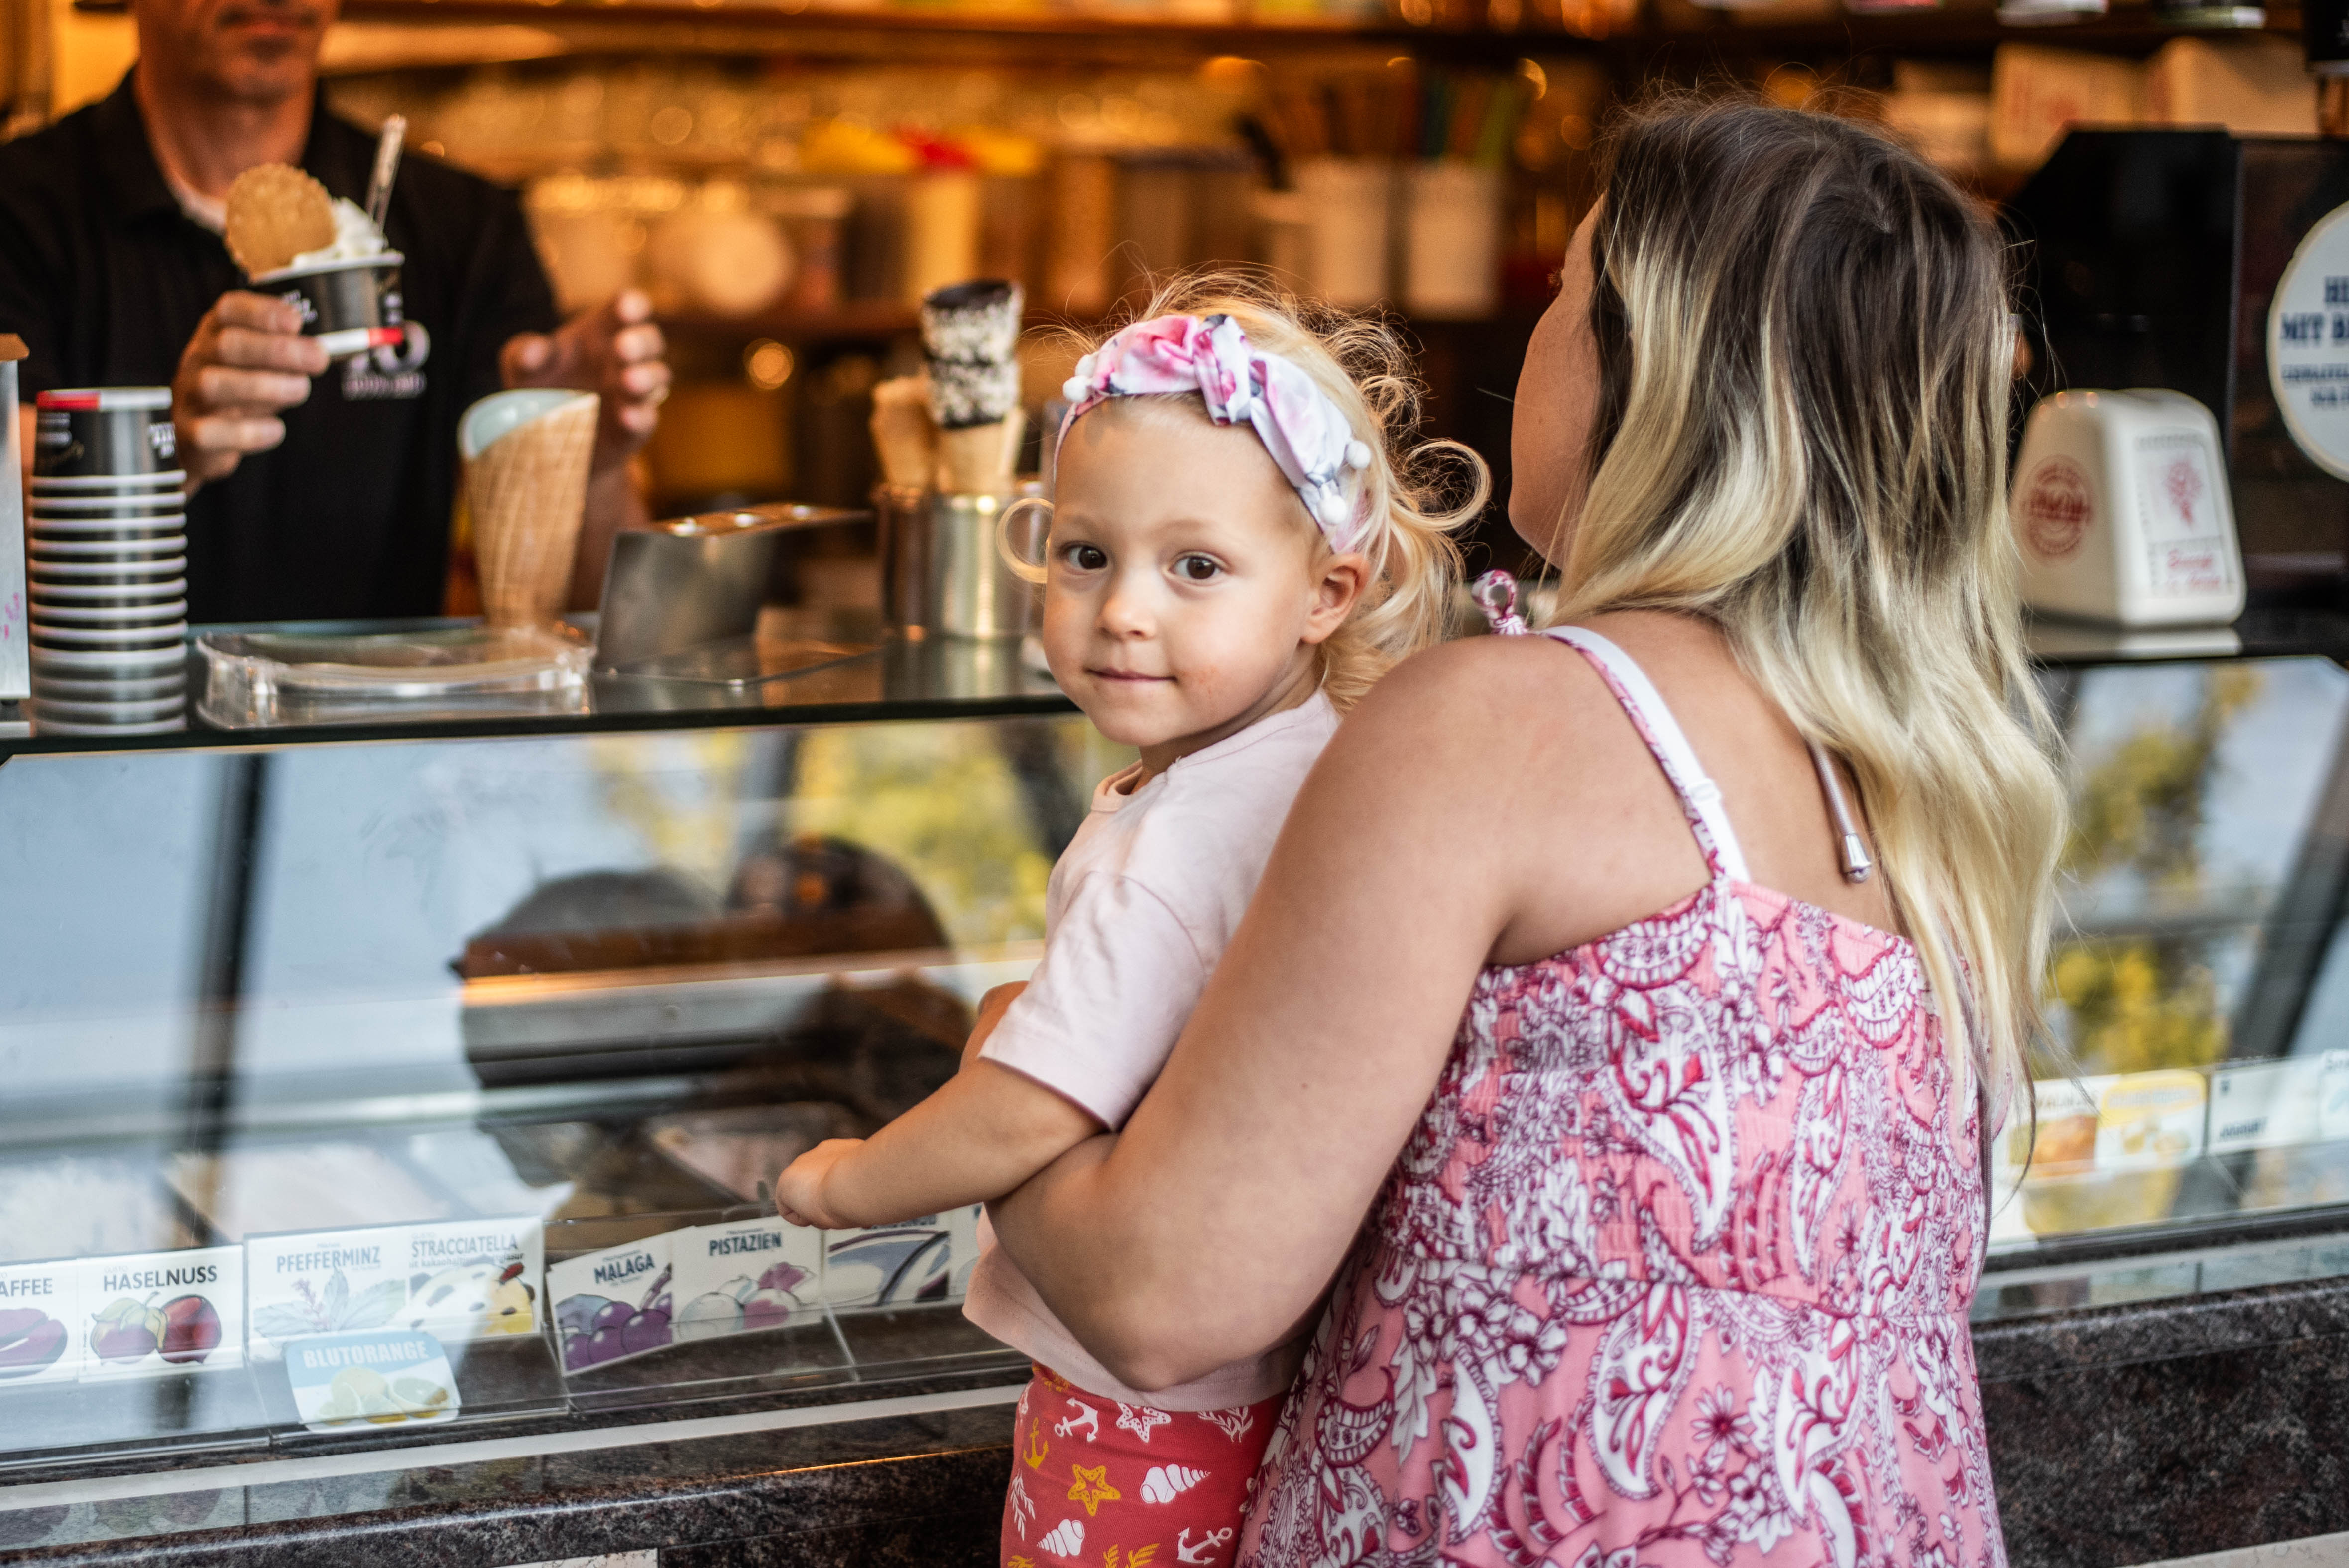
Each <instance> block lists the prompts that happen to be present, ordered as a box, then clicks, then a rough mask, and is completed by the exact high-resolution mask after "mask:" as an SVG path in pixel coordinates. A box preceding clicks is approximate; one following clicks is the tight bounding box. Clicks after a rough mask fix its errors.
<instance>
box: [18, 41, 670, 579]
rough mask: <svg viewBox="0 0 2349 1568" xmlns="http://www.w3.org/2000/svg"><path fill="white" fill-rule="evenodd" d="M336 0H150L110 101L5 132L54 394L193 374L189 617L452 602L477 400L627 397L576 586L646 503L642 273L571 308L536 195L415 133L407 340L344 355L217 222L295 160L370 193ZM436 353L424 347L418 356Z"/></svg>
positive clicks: (392, 226)
mask: <svg viewBox="0 0 2349 1568" xmlns="http://www.w3.org/2000/svg"><path fill="white" fill-rule="evenodd" d="M338 3H339V0H132V5H131V13H132V15H133V16H134V17H135V19H136V21H137V23H138V28H139V64H138V66H137V67H135V68H134V69H133V70H132V71H131V72H130V74H129V76H127V77H124V78H123V81H122V85H121V86H119V88H116V89H115V90H114V92H113V94H112V96H110V97H109V98H107V99H105V101H103V102H101V103H98V104H95V105H92V106H91V107H89V108H85V109H82V110H80V111H78V112H77V113H75V114H72V115H69V116H67V118H66V119H63V120H61V121H59V122H58V123H57V125H55V126H52V127H50V128H49V129H47V130H44V131H42V132H40V133H38V134H36V135H34V136H28V137H25V138H22V139H19V140H16V141H15V142H11V143H9V144H7V145H6V146H5V147H0V332H15V333H18V334H20V335H23V337H24V339H25V341H26V345H27V346H29V347H30V349H31V351H32V356H31V357H30V358H29V359H28V360H26V362H25V364H24V365H23V366H21V367H20V368H21V371H22V381H21V386H22V396H23V397H24V398H25V399H26V405H25V406H24V407H22V408H21V409H20V411H19V417H20V418H22V420H23V421H24V423H25V426H26V429H25V432H24V433H25V436H26V443H25V447H26V450H28V451H29V450H30V449H31V434H32V432H31V423H32V416H33V410H32V407H31V406H30V405H31V399H32V398H33V397H34V396H35V394H36V393H38V392H40V391H42V390H44V389H46V388H50V387H89V386H109V387H119V386H161V385H164V384H167V383H168V384H169V385H170V386H171V392H172V405H171V412H172V418H174V419H175V420H176V421H177V423H178V426H179V437H180V455H181V463H182V466H183V467H185V468H186V469H187V470H188V474H189V477H190V480H191V483H193V484H194V485H195V486H196V487H198V488H197V489H196V491H195V493H194V494H193V495H192V496H191V499H190V500H189V503H188V614H189V619H191V620H192V621H199V622H203V621H265V620H307V619H325V618H344V617H382V616H399V615H430V614H439V613H440V607H441V595H442V589H443V582H444V577H445V573H446V570H447V563H448V550H449V511H450V497H451V495H452V493H453V490H454V488H455V482H456V469H457V454H456V429H457V419H458V416H459V415H460V414H461V413H462V412H463V411H464V409H465V407H467V405H469V404H471V402H473V401H474V400H475V399H476V398H479V397H484V396H486V395H488V394H489V393H492V392H494V391H497V390H498V389H499V388H500V387H525V386H530V387H544V386H559V387H580V388H583V389H585V390H588V391H593V392H595V393H598V394H600V395H601V396H602V397H603V399H604V410H603V425H602V428H601V429H600V430H599V431H598V432H597V439H596V447H595V477H594V479H593V480H592V481H591V483H590V487H589V491H588V501H587V526H586V527H585V529H584V530H582V537H581V541H580V550H579V556H578V562H577V566H576V569H575V570H574V582H573V593H574V600H577V601H582V602H588V603H592V602H593V599H594V596H595V593H597V592H598V590H599V588H600V579H601V576H602V573H603V565H604V560H605V552H606V549H607V546H608V542H609V540H610V538H611V533H612V531H613V529H615V528H616V527H618V526H619V525H620V524H621V523H622V522H623V521H627V520H628V518H629V516H630V515H631V513H633V512H635V511H637V510H638V503H637V502H636V500H635V499H634V496H633V494H632V492H631V491H630V490H629V487H628V482H627V474H626V466H627V459H628V458H629V456H630V454H631V453H633V452H634V451H635V450H636V448H637V447H638V446H640V445H642V444H643V442H644V439H645V438H646V437H647V436H648V435H650V434H651V433H652V428H653V425H654V422H655V420H656V418H657V414H656V412H655V410H656V408H657V407H658V405H659V403H660V401H661V399H662V398H663V397H666V396H667V390H668V380H669V375H668V367H667V365H666V364H664V363H663V362H662V358H661V356H662V353H663V345H662V342H661V335H660V329H659V327H657V326H656V325H654V324H653V323H652V322H651V321H650V320H649V319H647V317H648V315H649V314H650V310H649V306H648V304H647V302H646V300H645V299H644V296H643V295H641V294H636V293H634V292H633V291H631V292H630V293H627V294H621V295H620V296H619V297H618V298H617V299H616V300H614V301H612V302H611V303H610V304H606V305H605V306H604V307H603V308H602V309H599V310H594V311H588V312H585V313H583V314H582V315H578V316H575V317H574V318H573V319H572V320H571V321H569V322H567V323H564V324H563V325H560V326H557V325H556V317H555V310H554V296H553V293H552V291H551V290H550V289H549V288H548V286H547V281H546V273H545V271H544V269H543V267H542V266H541V265H540V263H539V260H538V256H537V253H535V252H534V251H533V249H532V248H531V242H530V234H529V231H528V230H527V228H526V227H525V226H524V224H523V215H522V209H521V205H520V203H519V202H517V201H515V199H514V197H513V195H512V192H510V191H504V190H502V189H500V188H499V187H497V186H493V185H491V184H489V183H488V182H487V181H481V180H479V179H476V178H474V177H473V176H471V175H470V174H464V173H460V171H458V170H454V169H451V168H450V167H449V166H447V165H446V164H443V163H440V162H439V161H437V160H432V159H430V158H427V157H424V156H421V155H419V154H418V153H416V152H413V151H411V152H410V153H409V155H408V156H407V157H406V158H405V159H403V160H401V163H400V167H399V175H398V180H397V181H395V182H394V185H393V189H392V194H391V206H390V211H389V213H388V216H387V218H386V220H385V222H384V231H385V237H386V239H387V240H388V242H389V243H390V245H391V247H392V248H393V249H394V250H398V251H400V252H403V253H406V256H407V261H406V263H404V264H403V266H402V267H401V269H400V286H401V293H402V294H403V296H404V304H405V314H406V316H407V318H408V319H409V321H412V322H419V323H421V324H423V325H424V326H425V328H426V329H427V332H428V333H429V344H420V343H419V340H418V339H417V338H415V337H413V336H411V338H410V340H409V342H408V343H406V344H403V345H400V346H394V347H388V348H380V349H377V350H375V351H374V352H373V353H372V354H370V355H367V356H361V357H359V358H356V359H349V360H346V361H343V362H341V363H340V364H336V365H333V366H329V365H328V363H327V361H326V354H325V351H324V350H322V349H321V348H320V347H319V346H318V345H317V343H316V341H314V340H313V339H310V338H305V337H303V336H301V335H299V334H298V328H299V322H298V320H297V318H296V317H295V312H294V309H293V307H292V306H290V305H287V304H284V303H283V302H281V301H278V300H276V299H274V298H271V297H269V296H266V295H263V294H253V293H249V292H245V291H244V280H243V274H242V273H239V272H238V270H237V267H236V264H235V263H233V261H231V260H230V259H229V255H228V252H227V250H226V248H225V247H224V246H223V245H222V242H221V240H220V229H221V221H222V201H223V199H224V198H225V196H226V195H227V192H228V188H229V185H230V184H231V182H232V181H234V180H235V179H236V177H237V176H238V175H239V174H241V173H243V171H244V170H247V169H250V168H252V167H254V165H256V164H261V163H294V164H298V165H299V166H300V167H302V168H304V169H305V170H308V171H309V172H310V173H311V174H312V175H313V176H315V177H316V179H317V180H318V181H319V182H320V183H321V184H323V185H325V186H326V190H327V191H329V192H330V193H332V194H333V195H336V196H343V197H348V198H350V199H351V200H352V201H357V202H360V203H362V204H364V203H365V201H366V200H367V180H368V175H369V173H370V170H371V168H372V165H373V162H374V156H375V138H374V137H372V136H369V135H368V134H367V133H366V132H364V131H362V130H360V129H357V127H355V126H352V125H349V124H347V123H346V122H344V121H342V120H339V119H335V118H334V117H333V116H332V115H330V114H328V113H327V112H326V104H325V101H324V95H323V94H321V93H320V92H319V90H318V85H317V64H318V46H319V43H320V41H321V39H322V38H323V37H324V36H325V33H326V28H327V26H330V25H331V24H332V23H333V21H334V19H335V15H336V7H337V5H338ZM419 347H420V348H421V351H422V357H421V358H420V359H419Z"/></svg>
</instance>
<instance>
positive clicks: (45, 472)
mask: <svg viewBox="0 0 2349 1568" xmlns="http://www.w3.org/2000/svg"><path fill="white" fill-rule="evenodd" d="M33 405H34V409H35V413H34V420H33V478H34V484H35V488H36V490H42V489H46V488H47V487H44V486H42V485H41V484H40V482H39V481H41V480H46V479H108V478H124V477H129V476H132V475H140V474H165V473H170V472H171V471H173V470H175V469H178V468H179V466H180V460H179V459H180V443H179V438H178V436H177V434H176V432H175V431H174V430H173V428H172V426H171V388H170V387H70V388H65V389H60V390H57V391H49V392H44V393H42V394H40V395H39V396H38V397H36V398H35V399H34V400H33Z"/></svg>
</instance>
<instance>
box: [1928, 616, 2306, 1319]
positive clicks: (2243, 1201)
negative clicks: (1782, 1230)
mask: <svg viewBox="0 0 2349 1568" xmlns="http://www.w3.org/2000/svg"><path fill="white" fill-rule="evenodd" d="M2042 680H2043V685H2044V689H2045V691H2046V693H2047V696H2049V698H2050V701H2051V704H2052V706H2053V707H2054V712H2055V715H2056V717H2057V719H2058V721H2059V723H2060V725H2061V727H2062V728H2063V731H2064V736H2065V738H2066V740H2067V742H2068V743H2069V757H2068V764H2069V768H2070V773H2071V793H2072V801H2073V811H2074V820H2073V832H2072V837H2071V840H2070V842H2069V843H2068V844H2067V846H2066V848H2065V850H2064V860H2063V865H2062V875H2061V880H2060V884H2059V903H2058V909H2057V912H2056V936H2055V945H2054V955H2053V959H2052V962H2051V964H2050V965H2049V973H2048V976H2047V989H2046V995H2047V999H2048V1011H2049V1016H2050V1022H2051V1025H2052V1031H2051V1032H2052V1034H2053V1037H2054V1041H2053V1043H2054V1046H2055V1047H2056V1052H2057V1055H2058V1057H2059V1059H2057V1060H2055V1061H2053V1062H2051V1063H2050V1064H2048V1065H2047V1066H2045V1067H2044V1068H2042V1069H2041V1071H2042V1081H2041V1082H2039V1083H2038V1084H2037V1086H2036V1100H2037V1103H2036V1105H2035V1107H2019V1108H2017V1110H2018V1114H2017V1115H2015V1116H2014V1117H2013V1118H2011V1119H2010V1123H2009V1126H2008V1128H2007V1130H2006V1131H2005V1133H2004V1135H2003V1136H2002V1137H2001V1138H2000V1139H1998V1140H1996V1141H1995V1142H1994V1143H1993V1145H1992V1180H1993V1182H1994V1200H1993V1201H1994V1203H1995V1209H1994V1212H1993V1217H1992V1232H1991V1237H1992V1240H1991V1256H1990V1262H1989V1272H1988V1273H1987V1274H1986V1276H1985V1278H1984V1282H1983V1289H1982V1293H1981V1294H1980V1295H1979V1296H1977V1298H1976V1301H1975V1307H1974V1312H1975V1316H1976V1318H1977V1319H1978V1320H1980V1319H1983V1318H1994V1317H2007V1316H2013V1315H2019V1314H2028V1313H2036V1312H2044V1311H2048V1310H2051V1309H2054V1308H2058V1307H2067V1306H2075V1305H2094V1304H2100V1303H2107V1302H2116V1301H2126V1300H2139V1299H2147V1298H2152V1297H2159V1296H2169V1295H2186V1294H2192V1293H2197V1292H2201V1291H2211V1290H2220V1289H2226V1288H2231V1287H2237V1286H2244V1285H2254V1284H2272V1283H2277V1282H2281V1281H2286V1280H2297V1279H2307V1278H2313V1277H2320V1276H2326V1275H2333V1274H2349V934H2344V929H2343V927H2342V923H2341V915H2342V913H2343V901H2344V892H2349V673H2344V670H2343V668H2342V666H2341V665H2340V664H2338V663H2336V662H2335V661H2334V660H2333V658H2329V657H2323V656H2318V655H2282V656H2251V657H2240V658H2220V659H2178V660H2170V661H2161V662H2106V663H2099V662H2095V661H2094V660H2082V661H2081V662H2076V663H2071V664H2066V665H2051V666H2048V667H2046V668H2045V669H2044V671H2043V676H2042ZM2061 1058H2068V1059H2061ZM2034 1112H2035V1114H2033V1113H2034Z"/></svg>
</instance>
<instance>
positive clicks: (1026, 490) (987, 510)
mask: <svg viewBox="0 0 2349 1568" xmlns="http://www.w3.org/2000/svg"><path fill="white" fill-rule="evenodd" d="M1036 493H1037V487H1036V486H1035V485H1034V484H1032V483H1030V484H1023V485H1021V486H1020V487H1019V494H1017V495H1015V496H992V495H947V494H941V493H939V492H937V491H935V490H910V489H905V488H903V487H898V486H890V485H884V486H882V487H880V488H879V489H878V490H874V495H873V504H874V510H875V511H877V512H878V513H879V514H880V519H881V527H880V534H881V595H882V610H883V613H884V614H885V615H886V617H887V618H888V623H889V625H890V627H891V628H892V629H893V630H895V631H900V632H905V633H907V634H911V635H915V636H925V635H936V636H947V637H1019V636H1022V635H1025V634H1027V633H1029V632H1030V631H1033V630H1034V629H1035V627H1036V622H1037V616H1038V609H1039V600H1038V593H1037V589H1036V586H1035V584H1033V583H1030V582H1028V581H1027V580H1026V579H1025V578H1023V577H1021V576H1020V575H1019V573H1016V572H1014V571H1013V570H1012V569H1011V567H1010V564H1009V562H1006V561H1005V560H1004V559H1003V556H1002V553H1001V552H999V550H998V549H997V548H996V528H997V523H998V520H999V518H1000V517H1001V515H1002V512H1003V509H1004V508H1005V507H1007V506H1009V504H1011V502H1012V501H1014V500H1025V499H1028V498H1030V497H1031V496H1033V495H1034V494H1036Z"/></svg>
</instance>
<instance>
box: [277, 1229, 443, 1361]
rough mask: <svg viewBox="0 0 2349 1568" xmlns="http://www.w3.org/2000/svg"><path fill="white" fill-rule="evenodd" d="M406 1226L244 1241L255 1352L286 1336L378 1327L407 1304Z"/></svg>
mask: <svg viewBox="0 0 2349 1568" xmlns="http://www.w3.org/2000/svg"><path fill="white" fill-rule="evenodd" d="M408 1231H409V1226H406V1225H378V1226H376V1227H374V1228H372V1229H369V1230H357V1231H313V1232H306V1233H295V1234H290V1235H278V1236H255V1237H253V1238H252V1239H251V1240H249V1241H247V1242H246V1243H244V1259H245V1293H246V1301H247V1304H248V1312H249V1315H250V1316H249V1321H250V1324H251V1329H252V1332H251V1335H250V1342H249V1346H248V1347H249V1349H250V1351H251V1353H252V1354H253V1355H254V1356H256V1357H262V1356H274V1355H275V1354H277V1353H278V1352H279V1351H280V1350H282V1348H283V1347H284V1346H285V1344H286V1342H287V1341H289V1340H294V1339H300V1338H304V1337H305V1336H310V1335H316V1334H338V1333H344V1332H347V1331H351V1330H356V1329H362V1328H382V1327H385V1326H388V1325H389V1324H391V1323H392V1322H393V1320H394V1319H396V1318H397V1317H398V1315H399V1314H400V1311H401V1309H402V1308H404V1307H406V1306H407V1305H408V1252H407V1247H406V1244H405V1243H406V1240H407V1233H408Z"/></svg>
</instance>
